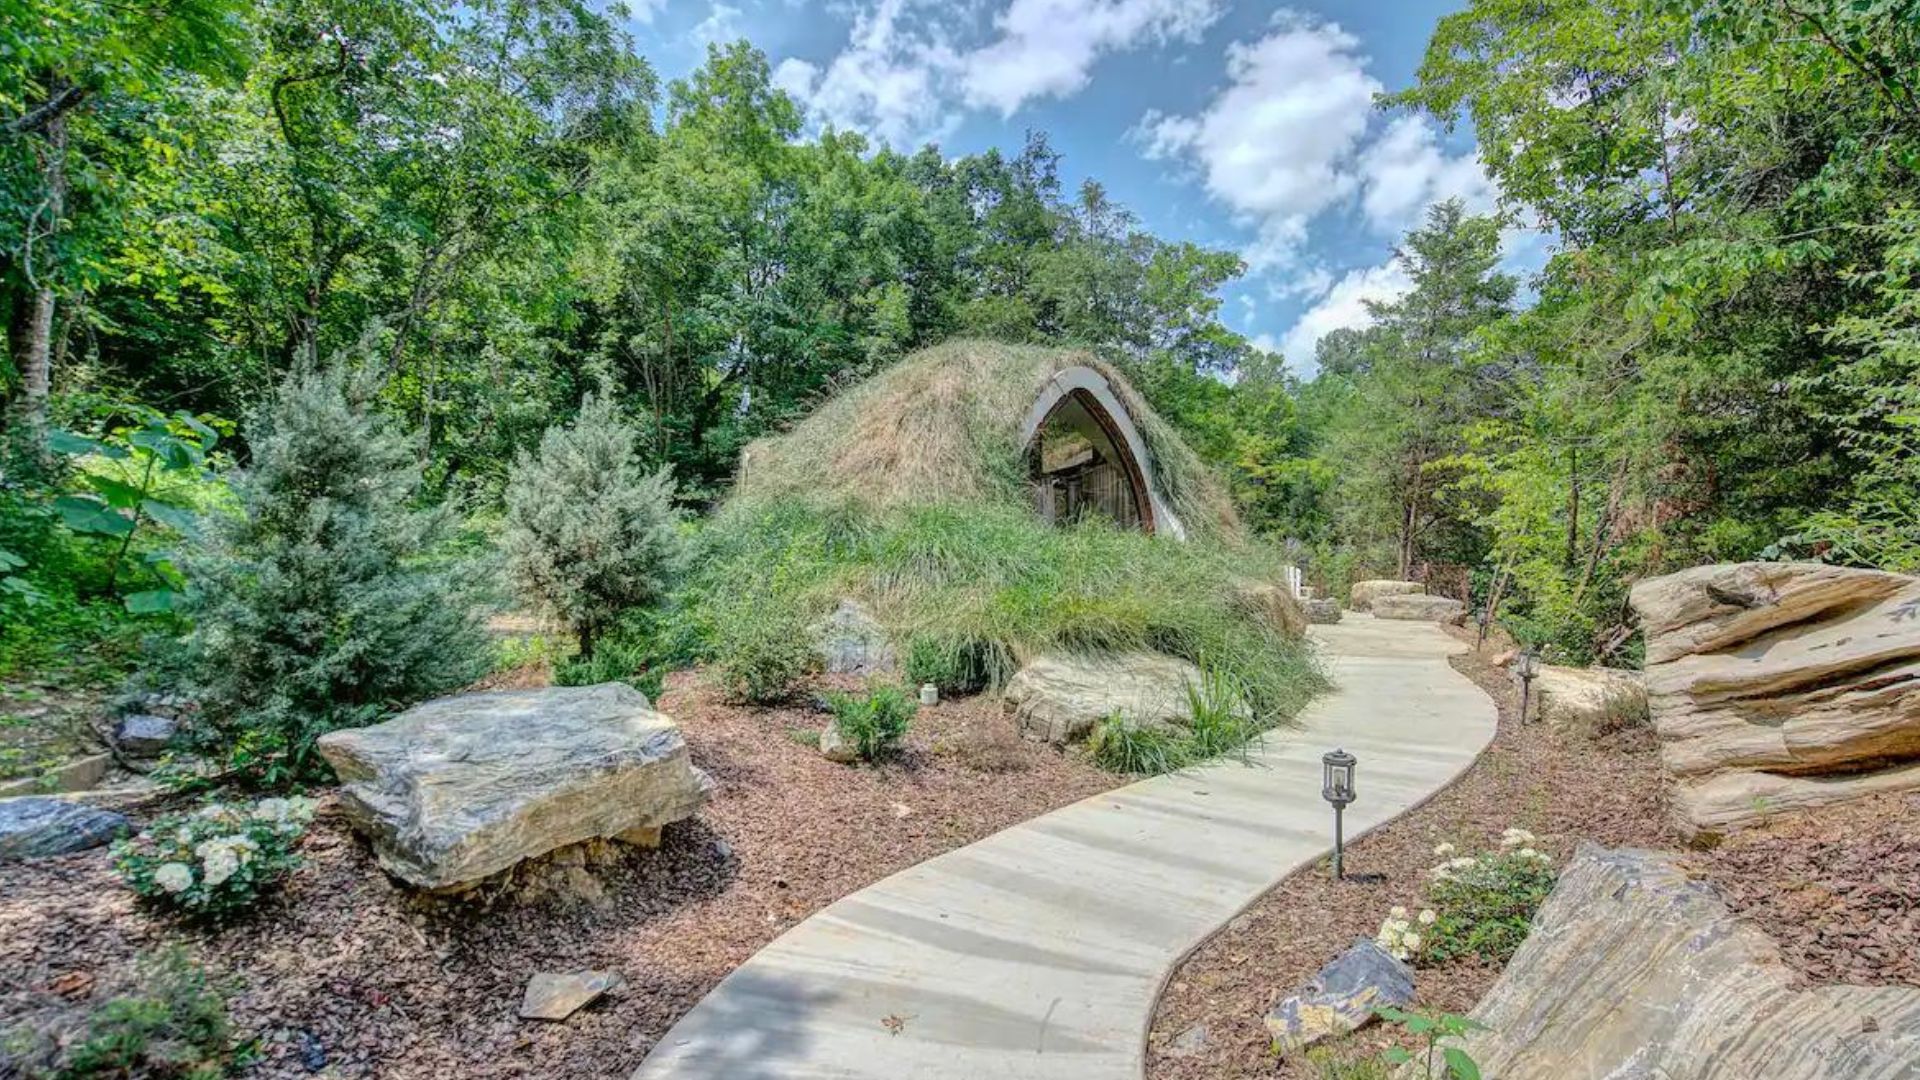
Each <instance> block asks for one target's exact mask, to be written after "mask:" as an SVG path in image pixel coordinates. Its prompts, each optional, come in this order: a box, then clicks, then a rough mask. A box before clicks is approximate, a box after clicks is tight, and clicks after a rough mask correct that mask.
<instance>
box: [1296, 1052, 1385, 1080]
mask: <svg viewBox="0 0 1920 1080" xmlns="http://www.w3.org/2000/svg"><path fill="white" fill-rule="evenodd" d="M1307 1064H1308V1065H1311V1066H1313V1075H1314V1077H1315V1080H1392V1078H1393V1069H1392V1068H1391V1067H1390V1066H1389V1065H1388V1064H1387V1063H1386V1062H1384V1061H1382V1060H1380V1059H1379V1058H1377V1057H1350V1056H1345V1055H1342V1054H1340V1053H1338V1052H1337V1051H1335V1050H1333V1049H1331V1048H1330V1047H1325V1046H1316V1047H1314V1048H1313V1049H1311V1050H1308V1051H1307Z"/></svg>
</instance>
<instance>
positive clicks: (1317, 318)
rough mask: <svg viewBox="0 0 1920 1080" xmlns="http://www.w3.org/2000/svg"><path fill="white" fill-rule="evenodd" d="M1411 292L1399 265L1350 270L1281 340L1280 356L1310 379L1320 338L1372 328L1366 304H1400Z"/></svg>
mask: <svg viewBox="0 0 1920 1080" xmlns="http://www.w3.org/2000/svg"><path fill="white" fill-rule="evenodd" d="M1412 289H1413V282H1412V281H1411V280H1410V279H1409V278H1408V277H1407V272H1406V270H1404V269H1403V268H1401V266H1400V264H1399V263H1398V262H1388V263H1383V264H1381V265H1379V266H1369V267H1362V268H1360V269H1358V270H1349V271H1347V272H1346V273H1345V274H1343V275H1341V277H1340V279H1339V280H1338V281H1336V282H1334V283H1333V287H1332V288H1330V289H1328V290H1327V293H1326V295H1325V296H1322V297H1321V298H1320V299H1319V301H1318V302H1316V303H1315V304H1314V305H1313V306H1312V307H1310V308H1308V309H1307V310H1306V313H1305V314H1303V315H1301V316H1300V318H1299V320H1298V321H1296V322H1295V323H1294V324H1293V329H1291V330H1288V331H1287V333H1286V336H1285V337H1283V338H1281V339H1280V347H1279V352H1280V353H1281V354H1282V355H1284V356H1285V357H1286V358H1287V363H1288V364H1289V365H1291V366H1292V367H1293V368H1294V370H1296V371H1299V372H1301V373H1303V374H1306V375H1311V374H1312V373H1313V371H1314V366H1315V364H1314V351H1315V350H1316V349H1318V348H1319V346H1320V339H1321V338H1323V337H1326V336H1327V335H1328V334H1331V333H1333V332H1334V331H1335V330H1343V329H1348V328H1354V329H1357V328H1359V327H1363V326H1367V325H1369V324H1371V323H1372V322H1373V317H1372V316H1371V315H1370V314H1368V312H1367V301H1369V300H1372V301H1374V302H1376V303H1378V302H1383V301H1389V300H1397V299H1399V298H1400V297H1402V296H1405V295H1406V294H1407V293H1408V292H1410V291H1412Z"/></svg>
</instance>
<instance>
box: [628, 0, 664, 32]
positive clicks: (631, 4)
mask: <svg viewBox="0 0 1920 1080" xmlns="http://www.w3.org/2000/svg"><path fill="white" fill-rule="evenodd" d="M665 10H667V0H638V2H635V0H628V3H627V15H628V16H629V17H630V18H632V19H633V21H634V22H637V23H646V24H647V25H649V26H651V25H652V24H653V17H654V16H655V15H658V14H660V13H661V12H663V11H665Z"/></svg>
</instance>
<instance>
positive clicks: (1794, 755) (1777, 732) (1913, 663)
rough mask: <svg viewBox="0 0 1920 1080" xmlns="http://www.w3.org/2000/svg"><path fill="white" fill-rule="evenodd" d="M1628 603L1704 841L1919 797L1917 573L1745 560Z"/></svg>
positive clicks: (1686, 818) (1658, 716)
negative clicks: (1884, 797) (1831, 810)
mask: <svg viewBox="0 0 1920 1080" xmlns="http://www.w3.org/2000/svg"><path fill="white" fill-rule="evenodd" d="M1631 600H1632V603H1633V607H1634V610H1635V611H1636V612H1637V613H1638V615H1639V617H1640V621H1641V625H1642V627H1643V628H1644V630H1645V632H1646V639H1647V671H1646V679H1647V698H1648V704H1649V707H1650V709H1651V712H1652V717H1653V724H1654V729H1655V731H1656V732H1657V733H1658V735H1659V737H1660V741H1661V758H1662V761H1663V762H1664V763H1665V765H1666V767H1667V770H1668V771H1669V772H1670V773H1671V774H1672V775H1673V777H1674V779H1675V781H1676V790H1675V797H1676V809H1677V811H1678V813H1679V816H1680V818H1681V820H1682V823H1683V824H1684V825H1685V826H1687V827H1688V828H1689V829H1691V830H1692V831H1694V832H1695V833H1698V834H1703V835H1706V836H1708V837H1709V838H1710V837H1711V835H1713V834H1717V833H1719V832H1722V831H1724V830H1726V829H1730V828H1737V827H1739V826H1741V825H1744V824H1749V823H1751V822H1753V821H1756V820H1759V819H1761V818H1765V817H1767V816H1770V815H1772V814H1776V813H1780V812H1782V811H1784V810H1789V809H1798V808H1802V807H1808V806H1818V805H1823V804H1826V803H1832V802H1839V801H1844V800H1847V799H1852V798H1858V797H1861V796H1864V795H1867V794H1873V793H1878V792H1882V791H1898V790H1906V789H1920V578H1913V577H1907V576H1905V575H1901V574H1886V573H1880V572H1877V571H1871V570H1854V569H1848V568H1845V567H1834V566H1823V565H1818V564H1812V563H1738V564H1727V565H1715V566H1702V567H1696V568H1694V569H1692V570H1687V571H1683V572H1681V573H1678V574H1670V575H1668V576H1666V577H1661V578H1654V579H1652V580H1649V581H1643V582H1641V583H1640V584H1638V585H1636V586H1634V588H1633V592H1632V596H1631Z"/></svg>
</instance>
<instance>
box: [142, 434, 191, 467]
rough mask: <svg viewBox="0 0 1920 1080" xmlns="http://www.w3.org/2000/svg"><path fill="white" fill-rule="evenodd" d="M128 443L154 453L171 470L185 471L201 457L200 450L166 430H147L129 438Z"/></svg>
mask: <svg viewBox="0 0 1920 1080" xmlns="http://www.w3.org/2000/svg"><path fill="white" fill-rule="evenodd" d="M127 441H128V442H130V443H132V444H133V445H135V446H138V447H141V448H142V449H145V450H148V451H150V452H152V454H153V455H154V456H155V457H157V458H159V459H160V460H161V461H162V462H163V463H164V464H165V465H166V467H167V468H169V469H185V468H189V467H191V466H192V465H194V464H195V463H196V462H197V461H198V460H199V457H200V448H199V447H197V446H195V445H193V444H192V443H189V442H185V441H183V440H182V439H180V438H179V437H178V436H176V435H174V434H173V433H172V432H169V431H167V430H166V429H165V428H163V427H161V428H151V427H150V428H146V429H144V430H141V431H136V432H134V433H133V434H131V435H129V436H127Z"/></svg>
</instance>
